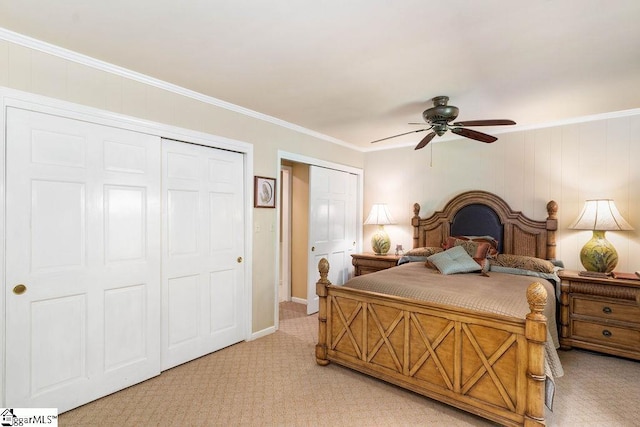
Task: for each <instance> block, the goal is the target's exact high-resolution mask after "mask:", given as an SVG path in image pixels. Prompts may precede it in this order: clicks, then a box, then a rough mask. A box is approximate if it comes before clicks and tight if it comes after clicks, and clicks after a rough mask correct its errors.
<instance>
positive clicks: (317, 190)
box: [307, 166, 358, 314]
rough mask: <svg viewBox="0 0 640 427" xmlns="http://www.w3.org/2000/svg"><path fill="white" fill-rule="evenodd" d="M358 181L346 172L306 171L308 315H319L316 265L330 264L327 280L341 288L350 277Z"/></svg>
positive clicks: (332, 170) (330, 170)
mask: <svg viewBox="0 0 640 427" xmlns="http://www.w3.org/2000/svg"><path fill="white" fill-rule="evenodd" d="M357 183H358V177H357V176H356V175H354V174H350V173H348V172H342V171H338V170H334V169H327V168H323V167H319V166H310V167H309V243H310V245H311V250H310V252H309V263H308V278H307V314H312V313H315V312H317V311H318V306H319V299H318V295H317V294H316V282H317V281H318V279H319V278H320V274H319V273H318V262H319V261H320V259H321V258H326V259H327V260H328V261H329V265H330V268H329V280H331V283H333V284H336V285H342V284H344V283H345V282H346V281H347V280H349V278H350V276H351V272H352V271H353V266H352V264H351V254H352V253H353V251H354V249H355V245H356V219H357V218H356V215H357V209H356V194H357Z"/></svg>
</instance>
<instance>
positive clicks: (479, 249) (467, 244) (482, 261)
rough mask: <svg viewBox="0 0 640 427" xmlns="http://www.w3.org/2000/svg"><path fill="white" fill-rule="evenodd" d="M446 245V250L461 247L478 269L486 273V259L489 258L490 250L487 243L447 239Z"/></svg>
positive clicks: (453, 238) (487, 265)
mask: <svg viewBox="0 0 640 427" xmlns="http://www.w3.org/2000/svg"><path fill="white" fill-rule="evenodd" d="M446 245H447V246H448V247H447V249H450V248H453V247H455V246H461V247H463V248H464V250H465V251H467V253H468V254H469V256H470V257H471V258H473V259H474V260H475V262H477V263H478V265H480V267H482V269H483V271H487V270H488V269H489V264H488V263H487V257H488V256H489V251H490V249H491V245H489V243H487V242H475V241H472V240H465V239H456V238H455V237H449V238H448V239H447V242H446Z"/></svg>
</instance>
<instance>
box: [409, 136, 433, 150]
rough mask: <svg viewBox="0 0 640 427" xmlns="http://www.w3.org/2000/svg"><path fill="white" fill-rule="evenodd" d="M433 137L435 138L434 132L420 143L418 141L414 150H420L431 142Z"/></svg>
mask: <svg viewBox="0 0 640 427" xmlns="http://www.w3.org/2000/svg"><path fill="white" fill-rule="evenodd" d="M434 136H436V133H435V132H431V133H430V134H429V135H427V136H425V137H424V138H422V141H420V142H419V143H418V145H416V148H414V150H419V149H421V148H424V147H426V146H427V144H428V143H430V142H431V140H432V139H433V137H434Z"/></svg>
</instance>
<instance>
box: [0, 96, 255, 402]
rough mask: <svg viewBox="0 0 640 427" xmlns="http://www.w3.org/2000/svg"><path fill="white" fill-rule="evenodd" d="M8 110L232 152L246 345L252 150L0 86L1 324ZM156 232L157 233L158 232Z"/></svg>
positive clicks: (0, 312) (1, 359) (0, 332)
mask: <svg viewBox="0 0 640 427" xmlns="http://www.w3.org/2000/svg"><path fill="white" fill-rule="evenodd" d="M8 107H15V108H20V109H25V110H30V111H36V112H40V113H45V114H52V115H57V116H63V117H67V118H71V119H76V120H82V121H86V122H91V123H96V124H100V125H105V126H112V127H116V128H121V129H127V130H131V131H135V132H140V133H145V134H150V135H156V136H159V137H162V138H166V139H173V140H176V141H180V142H186V143H192V144H198V145H203V146H207V147H212V148H218V149H223V150H229V151H235V152H238V153H241V154H242V155H243V159H244V162H243V167H244V171H243V176H244V203H243V205H244V208H245V214H244V251H245V253H244V254H243V255H242V257H243V258H244V277H245V281H244V289H243V297H244V299H245V301H244V304H245V315H244V319H243V321H244V332H243V335H244V340H246V341H250V340H251V339H253V336H252V329H251V328H252V313H253V309H252V302H253V295H252V294H253V279H252V278H253V276H252V265H253V233H252V224H253V199H252V197H253V145H252V144H249V143H247V142H243V141H238V140H234V139H230V138H225V137H222V136H217V135H212V134H207V133H204V132H198V131H194V130H190V129H184V128H180V127H177V126H172V125H167V124H163V123H158V122H153V121H149V120H143V119H138V118H135V117H131V116H126V115H123V114H118V113H113V112H109V111H105V110H100V109H97V108H93V107H88V106H84V105H80V104H75V103H72V102H68V101H62V100H58V99H54V98H49V97H45V96H41V95H36V94H32V93H29V92H23V91H19V90H16V89H10V88H6V87H1V86H0V108H1V112H0V129H2V132H0V288H1V289H2V292H0V316H1V318H2V319H3V322H2V323H3V324H4V320H5V319H6V305H5V304H6V301H5V289H6V286H7V283H6V282H5V275H6V270H5V268H6V259H5V255H6V254H5V239H6V236H5V226H6V222H5V221H6V200H5V198H6V182H5V176H6V175H5V174H6V154H5V153H6V132H5V129H6V124H7V123H6V110H7V108H8ZM159 231H160V230H159ZM5 352H6V346H5V331H4V327H2V328H0V404H1V405H4V402H5V395H4V391H5V369H6V366H5V363H6V361H5V354H6V353H5Z"/></svg>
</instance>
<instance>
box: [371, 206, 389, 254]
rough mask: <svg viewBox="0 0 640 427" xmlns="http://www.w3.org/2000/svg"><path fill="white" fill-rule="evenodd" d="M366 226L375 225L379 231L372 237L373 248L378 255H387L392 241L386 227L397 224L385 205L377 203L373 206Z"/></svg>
mask: <svg viewBox="0 0 640 427" xmlns="http://www.w3.org/2000/svg"><path fill="white" fill-rule="evenodd" d="M364 223H365V224H374V225H377V226H378V229H377V230H376V232H375V233H373V236H372V237H371V247H372V248H373V252H375V254H376V255H385V254H386V253H387V252H389V248H391V240H390V239H389V235H388V234H387V232H386V231H384V226H385V225H387V224H395V221H394V220H393V218H392V217H391V214H390V213H389V209H388V208H387V205H386V204H385V203H376V204H374V205H373V206H371V212H369V216H368V217H367V219H366V220H365V222H364Z"/></svg>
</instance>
